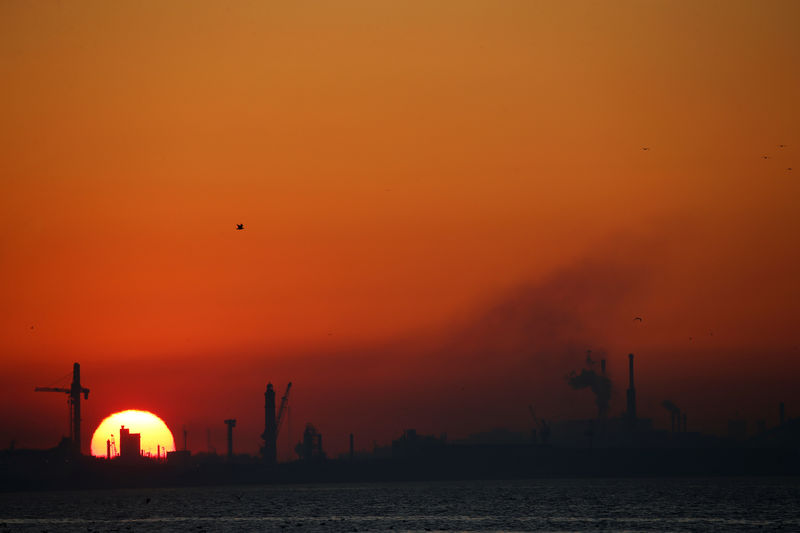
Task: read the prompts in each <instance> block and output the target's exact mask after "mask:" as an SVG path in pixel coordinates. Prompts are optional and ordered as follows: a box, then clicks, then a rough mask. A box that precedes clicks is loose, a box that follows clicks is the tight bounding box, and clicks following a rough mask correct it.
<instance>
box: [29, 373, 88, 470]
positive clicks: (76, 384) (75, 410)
mask: <svg viewBox="0 0 800 533" xmlns="http://www.w3.org/2000/svg"><path fill="white" fill-rule="evenodd" d="M34 391H35V392H64V393H66V394H68V395H69V400H68V402H69V406H70V410H69V415H70V416H69V426H70V439H71V440H72V449H73V450H74V451H75V453H77V454H78V455H80V453H81V394H83V399H84V400H88V399H89V389H87V388H86V387H84V386H83V385H81V365H80V364H79V363H75V364H73V365H72V384H71V385H70V387H69V388H68V389H65V388H61V387H36V388H35V389H34Z"/></svg>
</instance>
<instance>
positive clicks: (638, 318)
mask: <svg viewBox="0 0 800 533" xmlns="http://www.w3.org/2000/svg"><path fill="white" fill-rule="evenodd" d="M634 320H638V321H639V322H641V321H642V317H640V316H637V317H635V318H634Z"/></svg>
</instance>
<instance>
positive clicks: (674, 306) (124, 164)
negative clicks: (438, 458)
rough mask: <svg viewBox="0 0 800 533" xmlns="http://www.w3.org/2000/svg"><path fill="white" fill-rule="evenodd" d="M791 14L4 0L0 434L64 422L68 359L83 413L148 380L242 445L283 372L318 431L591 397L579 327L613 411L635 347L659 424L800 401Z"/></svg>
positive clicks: (463, 430) (49, 428) (473, 421)
mask: <svg viewBox="0 0 800 533" xmlns="http://www.w3.org/2000/svg"><path fill="white" fill-rule="evenodd" d="M797 20H800V6H798V4H797V3H796V2H790V1H787V2H777V1H776V2H768V3H764V2H755V1H753V2H737V1H725V2H710V1H709V2H691V3H689V2H686V3H678V4H676V3H674V2H646V3H645V2H615V3H612V4H608V3H605V2H588V1H587V2H528V1H520V2H512V1H507V2H494V1H488V0H487V1H463V0H459V1H452V2H444V1H443V2H434V3H407V2H378V3H376V2H371V1H363V2H356V1H351V2H336V3H333V2H331V3H310V2H292V3H290V4H287V5H280V6H278V5H273V4H270V3H263V2H238V3H236V4H235V5H230V4H229V3H223V2H204V1H191V2H169V3H163V2H155V1H153V2H114V3H108V2H80V3H69V2H61V3H58V2H36V3H32V2H15V1H8V2H3V3H2V4H0V76H1V79H2V80H3V83H2V84H0V117H2V119H1V120H0V294H2V299H1V300H0V356H2V374H1V375H0V400H2V401H0V405H2V407H0V421H2V424H0V447H4V446H5V445H6V444H5V443H7V442H8V441H10V440H11V439H16V442H17V446H32V447H44V446H50V445H53V444H55V442H56V441H57V440H58V438H59V437H60V435H61V434H63V433H64V432H65V428H66V425H67V417H66V403H65V400H66V398H61V397H58V396H56V395H52V394H36V393H34V392H33V387H34V386H37V385H47V384H49V383H50V382H52V381H53V380H55V379H56V378H58V377H59V376H62V375H65V374H67V373H68V372H69V371H70V368H71V364H72V362H74V361H79V362H81V364H82V366H83V373H84V381H85V384H86V386H88V387H90V388H91V390H92V392H91V395H90V399H89V401H88V402H86V404H85V409H84V413H85V419H86V424H85V425H84V428H85V429H84V433H85V434H88V433H90V430H91V429H93V428H94V426H95V425H96V424H97V423H98V422H99V421H100V420H101V419H102V418H103V417H104V416H106V415H108V414H109V413H110V412H112V411H114V410H121V409H126V408H144V409H148V408H149V409H151V410H153V411H154V412H156V413H158V414H160V415H161V416H162V417H164V418H165V420H166V421H167V423H168V424H169V425H170V426H171V427H172V428H173V430H175V431H176V432H178V431H180V428H181V426H182V425H186V426H187V427H188V428H189V430H190V437H189V440H190V447H192V448H193V449H195V450H197V451H200V450H202V449H205V447H206V428H212V438H213V439H214V440H215V445H216V446H217V447H218V448H219V449H222V446H223V438H224V437H223V436H224V429H225V426H224V424H223V423H222V420H224V419H225V418H230V417H234V418H237V419H239V420H240V422H239V424H238V425H237V429H236V432H237V433H236V435H237V438H238V439H240V440H239V441H238V442H241V449H242V450H243V451H248V452H255V451H256V450H257V446H258V442H257V440H258V435H259V434H260V432H261V430H262V428H260V424H261V420H262V418H263V414H262V410H261V407H262V404H263V390H264V386H265V384H266V382H267V381H268V380H271V381H273V383H275V384H276V385H278V389H279V393H280V392H282V390H283V388H284V387H285V384H286V382H288V381H290V380H291V381H293V382H294V384H295V385H294V389H293V397H292V401H291V404H292V420H291V422H292V427H291V431H292V433H293V437H292V438H294V439H296V438H299V435H300V432H301V431H302V426H303V424H304V423H305V422H307V421H310V422H312V423H314V424H315V425H316V426H317V427H318V428H319V430H320V431H321V432H322V433H323V435H324V438H325V440H324V442H325V443H326V447H328V449H329V451H333V452H336V451H341V450H343V449H344V448H345V444H346V440H347V434H348V433H349V432H351V431H352V432H355V433H356V442H357V445H358V446H363V447H365V448H366V447H370V446H371V443H372V441H373V440H375V441H378V442H379V443H385V442H387V441H388V440H389V439H390V438H392V437H393V436H396V435H397V434H399V433H400V431H401V430H402V429H404V428H407V427H416V428H417V429H418V430H420V431H424V432H431V433H437V434H438V433H441V432H447V433H448V435H453V436H459V435H465V434H467V433H469V432H472V431H478V430H484V429H489V428H491V427H496V426H508V427H513V428H515V429H520V430H526V431H527V430H528V429H529V426H530V423H529V418H528V414H527V405H528V404H529V403H535V404H536V405H537V406H539V407H538V409H539V412H540V413H541V414H542V415H543V416H544V415H545V414H546V415H547V416H550V417H552V418H559V417H561V418H566V417H570V416H590V415H591V414H592V413H593V405H592V400H591V397H590V395H589V393H588V392H586V391H582V392H574V391H571V390H569V389H568V387H567V386H566V384H565V381H564V379H563V376H564V374H565V373H567V372H569V370H572V369H575V368H578V367H580V365H581V363H582V360H583V358H584V354H585V350H586V349H589V348H591V349H593V350H595V351H596V353H599V352H601V351H603V350H604V351H605V353H606V354H607V357H608V359H609V365H610V366H609V368H610V371H611V372H612V376H613V377H615V378H616V379H615V391H616V392H615V396H614V397H612V412H619V411H621V410H622V409H623V404H624V388H625V379H624V373H625V372H624V365H625V355H626V354H627V353H628V352H631V351H632V352H635V353H636V354H637V357H638V359H637V370H638V372H639V373H638V375H637V378H638V384H637V386H638V389H639V391H638V395H639V398H640V400H641V402H642V405H641V409H642V410H643V412H644V413H645V414H647V415H648V416H652V417H654V418H656V421H657V423H662V422H663V424H664V425H665V424H666V422H667V419H666V416H662V415H663V413H662V409H661V408H660V407H659V404H660V403H661V401H662V400H663V399H665V398H670V399H671V400H673V401H674V402H675V403H677V404H678V405H679V406H681V407H684V408H685V409H686V410H687V411H688V413H689V416H690V417H691V418H690V420H694V421H697V422H696V423H697V425H698V427H707V428H709V429H713V428H718V427H721V426H722V425H723V424H724V421H725V420H727V418H729V417H731V416H734V415H735V414H736V413H737V412H738V413H741V414H742V415H744V416H747V417H749V418H751V419H754V418H757V417H761V418H767V419H768V421H769V420H770V418H769V417H772V418H774V417H775V411H776V407H775V406H776V405H777V403H778V402H779V401H781V400H784V401H786V402H787V409H788V412H789V414H790V415H792V414H797V413H798V412H799V410H798V407H797V406H798V405H800V394H798V393H797V392H794V387H793V386H792V385H793V383H794V382H796V379H794V376H796V375H797V373H798V371H800V363H798V356H800V350H798V345H800V336H799V335H798V319H800V314H799V313H798V311H797V303H796V302H798V301H800V285H798V279H797V266H796V265H797V263H798V259H799V257H798V256H800V251H798V250H799V248H798V238H797V235H798V234H799V233H798V230H800V212H799V211H798V209H797V207H796V206H797V198H798V193H799V192H800V185H798V174H799V173H800V150H799V149H800V126H798V125H799V124H800V104H799V103H798V98H797V95H798V94H800V32H798V31H797V27H796V21H797ZM780 144H784V145H786V146H785V147H784V148H780V147H779V145H780ZM642 147H649V150H646V151H645V150H642ZM765 155H766V156H768V159H763V158H762V156H765ZM789 167H793V169H794V170H787V169H788V168H789ZM236 223H244V224H245V226H246V230H245V231H235V230H234V227H235V224H236ZM634 316H642V317H643V321H642V323H641V324H639V323H638V322H634V321H633V317H634ZM31 326H33V329H31ZM689 337H691V338H692V340H691V341H690V340H689ZM584 392H586V394H583V393H584ZM662 418H663V421H662V420H661V419H662ZM284 429H287V428H284ZM87 442H88V441H87ZM282 446H283V450H284V451H283V452H282V453H283V454H284V456H288V451H287V450H288V446H287V445H285V444H284V445H282Z"/></svg>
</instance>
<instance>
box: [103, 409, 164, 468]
mask: <svg viewBox="0 0 800 533" xmlns="http://www.w3.org/2000/svg"><path fill="white" fill-rule="evenodd" d="M122 426H124V427H125V429H127V430H128V431H130V433H131V434H137V433H138V434H140V435H141V453H142V454H143V455H148V454H149V455H150V456H152V457H155V456H156V455H157V454H158V450H159V446H160V450H161V453H162V454H164V453H166V452H171V451H174V450H175V439H174V438H173V436H172V432H171V431H170V430H169V427H167V424H165V423H164V421H163V420H161V419H160V418H159V417H158V416H156V415H154V414H153V413H151V412H149V411H138V410H135V409H129V410H127V411H121V412H119V413H114V414H112V415H109V416H107V417H106V418H105V419H104V420H103V421H102V422H100V425H99V426H97V429H96V430H95V431H94V435H92V455H94V456H97V457H105V456H106V443H107V441H109V440H111V442H114V443H115V447H116V453H114V452H113V451H112V455H119V454H120V450H121V443H120V428H121V427H122Z"/></svg>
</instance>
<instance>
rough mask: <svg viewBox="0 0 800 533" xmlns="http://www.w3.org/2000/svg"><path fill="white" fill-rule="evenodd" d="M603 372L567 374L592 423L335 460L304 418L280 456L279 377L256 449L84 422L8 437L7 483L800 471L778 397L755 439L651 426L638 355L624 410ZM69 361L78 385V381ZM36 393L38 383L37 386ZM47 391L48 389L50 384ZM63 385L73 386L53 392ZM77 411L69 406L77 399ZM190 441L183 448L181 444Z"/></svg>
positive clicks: (3, 482) (590, 365)
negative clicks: (192, 445) (142, 447)
mask: <svg viewBox="0 0 800 533" xmlns="http://www.w3.org/2000/svg"><path fill="white" fill-rule="evenodd" d="M600 363H601V364H600V372H599V373H598V372H596V371H595V369H594V366H595V364H596V362H595V361H593V360H592V358H591V352H589V353H588V355H587V357H586V367H585V368H583V369H582V370H581V372H580V373H576V372H573V373H572V374H571V375H570V376H568V378H567V381H568V384H569V386H571V387H572V388H573V389H576V390H577V389H583V388H589V389H590V390H592V391H593V392H594V394H595V402H596V404H597V407H598V414H597V417H596V418H594V419H589V420H564V421H549V422H547V421H545V420H544V419H541V418H539V417H538V416H537V415H536V412H535V410H534V408H533V406H528V409H529V411H530V415H531V417H532V419H533V422H534V424H535V428H534V429H532V431H531V432H530V434H524V433H517V432H513V431H509V430H505V429H496V430H493V431H491V432H487V433H481V434H474V435H470V436H469V437H467V438H465V439H461V440H448V438H447V436H446V435H442V436H439V437H436V436H433V435H422V434H420V433H418V432H417V431H416V430H414V429H406V430H404V431H403V432H402V434H401V435H400V437H398V438H397V439H395V440H394V441H393V442H392V443H391V445H390V446H383V447H381V446H378V445H375V446H374V448H373V450H372V451H370V452H366V451H357V450H355V449H354V446H353V443H354V436H353V435H352V434H350V450H349V452H347V453H344V454H342V455H341V456H340V457H337V458H329V457H328V456H327V455H326V453H325V452H324V449H323V439H322V434H321V432H320V431H318V430H317V428H315V427H314V426H313V425H312V424H310V423H309V424H307V425H306V428H305V431H304V433H303V440H302V441H301V442H300V443H298V444H297V446H296V447H295V451H296V453H297V455H298V459H297V460H295V461H290V462H283V463H278V462H277V447H276V443H277V436H278V432H279V429H280V425H281V421H282V420H283V416H284V413H285V411H286V408H287V403H288V397H289V391H290V390H291V383H289V384H288V386H287V387H286V392H285V393H284V395H283V397H282V400H281V404H280V408H279V409H277V410H276V405H275V390H274V388H273V386H272V384H271V383H270V384H268V385H267V389H266V391H265V394H264V396H265V429H264V433H263V434H262V438H263V439H264V445H263V447H262V448H261V457H254V456H250V455H246V454H235V453H234V450H233V427H234V426H235V420H234V419H233V418H231V419H227V420H225V423H226V424H227V426H228V447H227V454H226V455H225V456H224V457H223V456H220V455H217V454H216V452H211V453H199V454H192V453H191V452H190V451H188V450H186V449H183V450H176V451H173V452H168V453H166V455H165V456H162V454H161V453H159V454H158V458H154V457H148V456H143V455H141V452H140V451H139V442H140V438H141V436H140V434H136V433H131V432H130V430H129V429H127V428H125V427H122V428H121V429H120V435H119V444H120V453H119V455H116V454H112V453H111V450H112V448H111V444H112V442H111V440H109V441H108V443H107V451H106V457H105V458H101V457H88V456H84V455H82V454H81V453H80V448H79V446H77V445H76V443H75V441H74V440H73V439H74V437H75V436H79V435H80V427H79V425H80V418H74V419H73V422H77V426H78V427H77V429H76V427H75V425H73V426H71V436H70V437H65V438H64V439H62V441H61V443H60V444H59V445H58V446H56V447H54V448H51V449H48V450H20V449H15V448H14V446H13V445H12V446H11V447H10V448H9V449H7V450H3V451H0V474H2V475H0V490H3V491H14V490H39V489H77V488H93V487H144V486H149V487H155V486H186V485H215V484H229V483H253V484H260V483H295V482H297V483H301V482H328V481H330V482H351V481H412V480H416V481H427V480H461V479H501V478H502V479H517V478H528V477H642V476H714V475H730V476H733V475H736V476H741V475H768V476H776V475H781V476H785V475H789V476H796V475H800V418H795V419H787V417H786V409H785V405H784V403H783V402H781V403H780V405H779V422H778V425H777V426H775V427H771V428H767V427H766V425H765V424H764V423H763V422H762V423H761V424H759V425H758V430H757V432H756V433H755V434H754V435H750V436H748V434H747V431H746V424H745V422H744V420H740V419H735V420H731V421H730V422H729V435H728V437H727V438H722V437H717V436H712V435H708V434H703V433H699V432H689V431H688V429H687V424H686V413H685V411H682V410H681V409H679V408H678V407H677V405H675V403H673V402H672V401H670V400H664V401H663V402H662V406H663V407H664V408H665V409H666V410H667V411H668V412H669V413H670V430H656V429H654V428H653V427H652V421H651V420H649V419H646V418H640V417H638V416H637V413H636V390H635V388H634V367H633V354H629V356H628V363H629V384H628V390H627V395H626V410H625V411H624V412H623V413H621V414H620V415H619V416H616V417H609V416H608V412H609V408H610V405H609V404H610V401H609V400H610V395H611V394H610V393H611V390H612V383H611V380H610V379H609V378H608V377H607V376H606V372H605V371H606V359H602V360H601V361H600ZM79 368H80V367H79V365H78V364H77V363H76V364H75V366H74V378H73V387H72V388H70V389H69V391H70V393H72V391H73V389H74V390H77V391H79V393H80V394H84V393H86V394H88V389H84V388H82V387H81V386H80V374H79ZM37 390H38V389H37ZM47 390H49V389H47ZM57 392H66V389H65V390H58V391H57ZM71 406H72V407H73V408H74V405H71ZM184 448H185V446H184Z"/></svg>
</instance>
